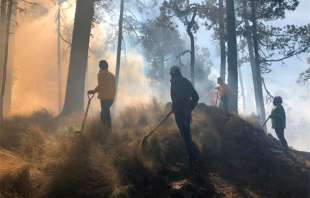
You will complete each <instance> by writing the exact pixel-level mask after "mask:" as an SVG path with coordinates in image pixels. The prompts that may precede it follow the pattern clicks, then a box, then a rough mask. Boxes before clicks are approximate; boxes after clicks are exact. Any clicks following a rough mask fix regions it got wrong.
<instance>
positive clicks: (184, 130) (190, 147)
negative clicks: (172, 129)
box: [175, 111, 200, 168]
mask: <svg viewBox="0 0 310 198" xmlns="http://www.w3.org/2000/svg"><path fill="white" fill-rule="evenodd" d="M191 119H192V116H191V112H186V111H180V112H175V121H176V123H177V126H178V128H179V130H180V133H181V136H182V138H183V140H184V143H185V146H186V150H187V154H188V157H189V162H190V166H191V167H190V168H192V166H193V165H194V163H195V162H197V161H198V160H199V158H200V154H199V150H198V149H197V147H196V146H195V144H194V143H193V140H192V134H191V129H190V127H191Z"/></svg>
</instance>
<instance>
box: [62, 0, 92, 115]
mask: <svg viewBox="0 0 310 198" xmlns="http://www.w3.org/2000/svg"><path fill="white" fill-rule="evenodd" d="M93 15H94V1H93V0H87V1H85V0H77V2H76V11H75V19H74V27H73V35H72V44H71V54H70V63H69V73H68V80H67V88H66V94H65V102H64V108H63V111H62V115H63V116H66V115H70V114H73V113H82V112H83V110H84V97H85V78H86V70H87V60H88V49H89V40H90V32H91V24H92V19H93Z"/></svg>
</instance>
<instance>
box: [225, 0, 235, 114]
mask: <svg viewBox="0 0 310 198" xmlns="http://www.w3.org/2000/svg"><path fill="white" fill-rule="evenodd" d="M226 11H227V46H228V54H227V55H228V86H229V89H230V95H229V110H230V112H233V113H238V60H237V59H238V53H237V37H236V18H235V5H234V0H226Z"/></svg>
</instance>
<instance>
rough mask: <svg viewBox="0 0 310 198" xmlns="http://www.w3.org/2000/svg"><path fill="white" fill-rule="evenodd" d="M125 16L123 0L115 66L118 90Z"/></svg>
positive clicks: (122, 0)
mask: <svg viewBox="0 0 310 198" xmlns="http://www.w3.org/2000/svg"><path fill="white" fill-rule="evenodd" d="M123 18H124V0H121V5H120V14H119V24H118V43H117V56H116V68H115V81H116V90H117V89H118V84H119V76H120V67H121V55H122V39H123Z"/></svg>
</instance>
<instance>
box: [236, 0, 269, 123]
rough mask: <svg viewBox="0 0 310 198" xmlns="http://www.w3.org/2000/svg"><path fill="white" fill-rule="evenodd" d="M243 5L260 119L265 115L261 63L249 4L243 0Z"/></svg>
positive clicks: (256, 103)
mask: <svg viewBox="0 0 310 198" xmlns="http://www.w3.org/2000/svg"><path fill="white" fill-rule="evenodd" d="M242 6H243V18H244V21H245V38H246V40H247V46H248V51H249V58H250V65H251V70H252V78H253V86H254V95H255V105H256V112H257V115H258V116H259V118H260V120H264V116H262V113H261V112H265V111H264V109H265V108H264V103H263V106H261V105H260V103H261V102H260V101H261V100H263V97H262V92H261V93H259V92H260V91H259V90H262V89H261V88H259V87H261V86H262V85H261V83H262V82H261V80H259V79H260V78H261V76H260V71H259V65H258V64H257V62H256V59H255V54H254V45H253V36H252V33H253V29H252V28H251V26H250V23H249V16H248V12H247V8H248V6H249V5H248V3H247V1H246V0H243V5H242ZM257 71H259V72H257ZM262 109H263V110H262Z"/></svg>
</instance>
